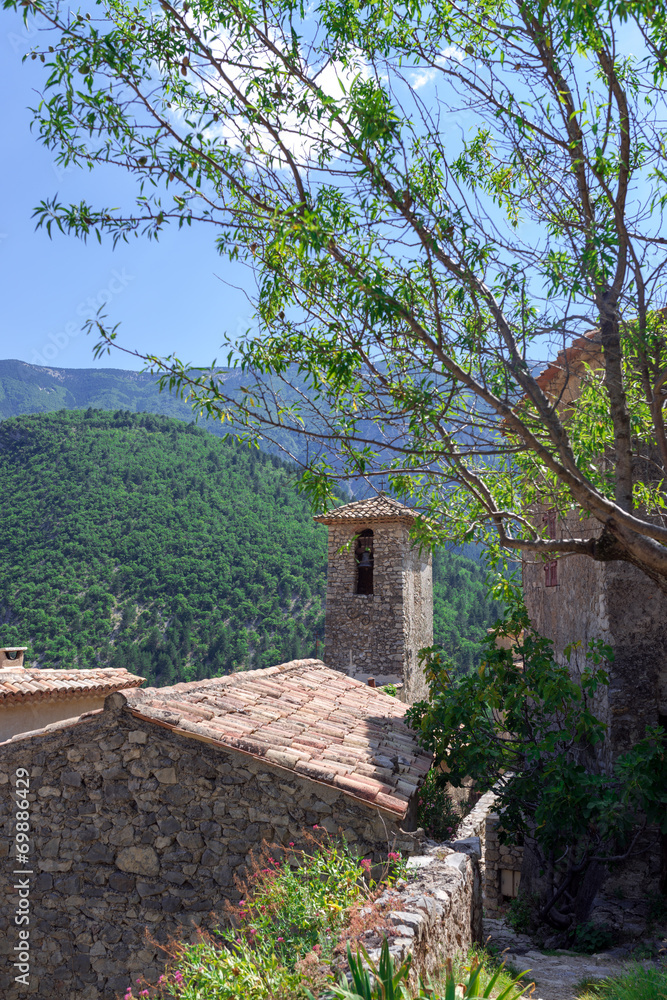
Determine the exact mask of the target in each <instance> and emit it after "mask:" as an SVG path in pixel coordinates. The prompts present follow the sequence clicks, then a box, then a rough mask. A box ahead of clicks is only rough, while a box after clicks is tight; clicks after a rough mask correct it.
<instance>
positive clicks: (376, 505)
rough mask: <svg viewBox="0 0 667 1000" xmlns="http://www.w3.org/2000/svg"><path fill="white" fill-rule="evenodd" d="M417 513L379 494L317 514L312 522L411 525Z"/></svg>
mask: <svg viewBox="0 0 667 1000" xmlns="http://www.w3.org/2000/svg"><path fill="white" fill-rule="evenodd" d="M418 516H419V513H418V511H416V510H413V509H412V508H411V507H406V506H405V504H402V503H399V502H398V500H394V499H393V498H392V497H388V496H385V495H384V493H380V494H379V496H376V497H371V498H369V499H368V500H355V501H354V503H346V504H344V506H342V507H334V509H333V510H330V511H329V512H328V513H327V514H318V515H317V516H316V517H315V518H314V520H315V521H319V522H320V524H337V523H338V522H339V521H371V520H372V521H405V522H406V523H407V524H412V522H413V521H415V520H416V519H417V517H418Z"/></svg>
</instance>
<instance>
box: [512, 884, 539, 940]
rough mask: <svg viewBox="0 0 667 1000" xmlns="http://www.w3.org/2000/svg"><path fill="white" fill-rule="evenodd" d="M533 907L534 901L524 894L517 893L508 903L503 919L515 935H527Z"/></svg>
mask: <svg viewBox="0 0 667 1000" xmlns="http://www.w3.org/2000/svg"><path fill="white" fill-rule="evenodd" d="M533 905H534V901H531V899H530V898H529V897H528V896H527V895H525V893H519V895H518V896H515V897H514V899H512V900H511V901H510V904H509V906H508V908H507V915H506V917H505V919H506V921H507V923H508V924H509V925H510V927H511V928H512V930H513V931H516V933H517V934H527V933H528V931H529V930H530V927H531V923H532V908H533Z"/></svg>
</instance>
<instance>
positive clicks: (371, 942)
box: [352, 845, 482, 988]
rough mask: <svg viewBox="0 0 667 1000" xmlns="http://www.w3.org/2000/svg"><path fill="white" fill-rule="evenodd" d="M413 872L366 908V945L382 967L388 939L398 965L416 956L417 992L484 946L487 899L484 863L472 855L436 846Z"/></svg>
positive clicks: (414, 861) (412, 863) (416, 861)
mask: <svg viewBox="0 0 667 1000" xmlns="http://www.w3.org/2000/svg"><path fill="white" fill-rule="evenodd" d="M455 846H456V845H455ZM408 867H409V874H410V877H409V879H408V881H406V882H403V883H400V884H399V887H398V888H392V889H388V890H386V891H385V892H383V893H382V895H381V896H380V897H379V898H378V899H377V900H375V902H374V903H373V904H372V906H369V907H368V908H366V913H365V917H366V920H365V923H366V926H367V927H369V929H368V930H366V932H365V934H364V935H363V937H362V938H361V940H362V942H363V944H364V947H365V948H366V950H367V951H368V953H369V957H370V958H371V959H373V960H374V961H376V962H377V960H378V959H379V957H380V946H381V943H382V938H383V937H384V936H387V939H388V942H389V950H390V952H391V954H392V957H393V958H394V962H395V963H396V964H399V963H400V962H403V961H405V959H406V958H407V957H408V955H412V969H411V973H410V979H409V984H410V986H411V987H413V988H416V987H417V986H418V983H419V977H420V976H421V977H423V978H424V979H425V980H426V979H428V977H429V976H431V975H433V974H434V973H435V972H436V971H437V970H438V969H439V968H440V967H442V965H443V964H444V963H445V961H446V959H448V958H454V956H455V955H456V954H457V953H459V952H464V953H465V952H466V951H467V950H468V948H470V946H471V945H473V944H479V943H481V941H482V894H481V880H480V869H479V860H478V856H477V855H476V854H475V852H474V851H472V850H471V851H469V852H467V853H463V852H461V851H455V850H452V849H451V848H448V847H446V846H443V845H436V846H431V847H429V848H428V849H427V850H426V851H425V852H424V853H423V854H419V855H415V856H413V857H412V858H411V859H410V860H409V862H408ZM374 913H375V914H376V915H377V922H376V924H374V923H373V919H372V917H373V914H374ZM352 950H353V952H354V947H353V948H352Z"/></svg>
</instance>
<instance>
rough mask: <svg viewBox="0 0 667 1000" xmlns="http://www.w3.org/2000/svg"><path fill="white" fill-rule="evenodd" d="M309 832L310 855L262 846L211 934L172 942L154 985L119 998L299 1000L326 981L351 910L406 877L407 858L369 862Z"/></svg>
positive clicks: (392, 856) (323, 833)
mask: <svg viewBox="0 0 667 1000" xmlns="http://www.w3.org/2000/svg"><path fill="white" fill-rule="evenodd" d="M315 829H316V830H318V829H319V830H321V841H320V842H317V841H314V842H313V843H314V846H313V849H312V851H311V852H310V853H307V852H304V851H300V850H297V849H295V847H294V845H293V844H290V845H289V851H288V852H287V853H286V854H285V855H284V856H283V857H282V858H280V860H277V859H276V857H274V856H273V855H272V854H270V853H269V851H268V850H267V849H266V848H265V849H263V851H262V853H261V854H260V855H259V856H258V857H257V858H254V859H253V863H252V864H251V866H250V871H249V873H248V875H247V877H246V882H245V883H244V885H243V897H242V899H241V900H240V902H239V903H238V904H237V905H236V906H235V907H234V906H232V904H229V912H228V921H227V924H226V926H224V927H221V928H219V929H218V930H217V931H216V937H215V938H211V937H207V938H202V940H201V941H199V942H197V943H195V944H191V945H179V944H177V945H176V946H175V947H174V949H173V955H172V962H171V964H170V966H169V968H168V969H167V971H166V973H165V975H164V976H162V977H161V979H160V982H159V983H158V985H157V986H151V985H150V984H148V983H141V984H139V988H138V990H135V992H133V987H129V988H128V992H127V993H126V996H125V1000H138V998H139V997H141V998H146V997H150V998H158V997H161V998H165V1000H166V998H168V997H178V998H179V1000H303V998H305V997H306V996H307V986H308V987H310V988H311V989H313V988H318V989H319V988H322V989H324V987H325V986H326V985H327V984H332V983H333V976H332V974H331V968H330V963H331V961H332V959H333V956H334V949H335V948H336V945H337V944H338V942H339V939H340V937H341V933H342V931H343V928H344V927H345V924H346V923H347V921H348V920H349V918H350V915H351V913H352V912H353V911H354V910H355V908H358V907H360V906H361V905H362V904H364V903H365V902H366V901H368V900H370V899H371V898H372V896H373V894H374V891H375V890H376V889H379V888H381V887H383V886H386V885H391V884H392V883H393V882H394V881H396V880H397V879H398V878H402V877H404V875H405V863H404V862H403V860H402V858H401V856H400V854H398V853H397V852H390V853H389V855H388V857H387V861H386V862H385V863H384V864H382V865H377V866H373V865H372V864H371V862H370V860H368V859H365V858H359V857H358V856H357V855H356V854H355V853H354V851H353V850H352V849H351V848H350V847H349V846H348V845H347V844H346V843H345V841H344V840H336V839H334V838H330V837H328V836H327V834H326V831H324V830H322V829H321V828H317V827H316V828H315ZM278 850H279V849H276V853H277V851H278Z"/></svg>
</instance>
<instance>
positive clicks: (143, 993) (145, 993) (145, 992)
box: [139, 990, 148, 997]
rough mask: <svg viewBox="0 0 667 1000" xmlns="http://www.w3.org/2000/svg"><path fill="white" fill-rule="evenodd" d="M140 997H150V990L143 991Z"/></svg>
mask: <svg viewBox="0 0 667 1000" xmlns="http://www.w3.org/2000/svg"><path fill="white" fill-rule="evenodd" d="M139 996H140V997H147V996H148V990H142V991H141V993H140V994H139Z"/></svg>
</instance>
